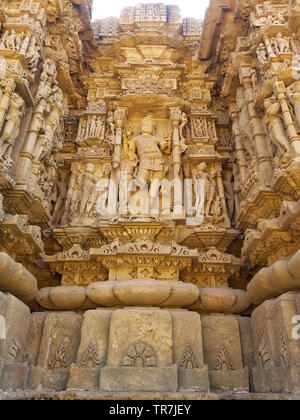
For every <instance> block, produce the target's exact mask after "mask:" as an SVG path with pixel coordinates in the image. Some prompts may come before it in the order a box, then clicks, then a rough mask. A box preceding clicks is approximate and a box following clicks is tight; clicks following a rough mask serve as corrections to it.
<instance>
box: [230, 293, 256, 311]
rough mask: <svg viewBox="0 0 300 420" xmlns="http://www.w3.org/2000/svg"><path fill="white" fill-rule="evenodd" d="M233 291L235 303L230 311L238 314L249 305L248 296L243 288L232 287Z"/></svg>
mask: <svg viewBox="0 0 300 420" xmlns="http://www.w3.org/2000/svg"><path fill="white" fill-rule="evenodd" d="M232 291H233V293H234V294H235V298H236V300H235V304H234V306H233V307H232V308H231V310H230V312H232V313H233V314H240V313H242V312H244V311H245V310H246V309H247V308H249V306H250V305H251V302H250V300H249V297H248V293H247V292H246V291H244V290H238V289H232Z"/></svg>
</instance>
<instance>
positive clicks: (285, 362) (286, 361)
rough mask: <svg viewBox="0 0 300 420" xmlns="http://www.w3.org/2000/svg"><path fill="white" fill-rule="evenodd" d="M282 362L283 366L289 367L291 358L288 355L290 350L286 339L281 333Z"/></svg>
mask: <svg viewBox="0 0 300 420" xmlns="http://www.w3.org/2000/svg"><path fill="white" fill-rule="evenodd" d="M280 360H281V362H282V364H283V366H287V365H288V364H289V363H290V357H289V353H288V348H287V344H286V338H285V337H284V335H283V334H282V333H281V335H280Z"/></svg>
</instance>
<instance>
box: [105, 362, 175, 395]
mask: <svg viewBox="0 0 300 420" xmlns="http://www.w3.org/2000/svg"><path fill="white" fill-rule="evenodd" d="M100 388H101V390H104V391H125V390H126V391H166V392H175V391H177V390H178V374H177V365H173V366H168V367H166V366H160V367H150V368H139V367H105V368H103V369H101V373H100Z"/></svg>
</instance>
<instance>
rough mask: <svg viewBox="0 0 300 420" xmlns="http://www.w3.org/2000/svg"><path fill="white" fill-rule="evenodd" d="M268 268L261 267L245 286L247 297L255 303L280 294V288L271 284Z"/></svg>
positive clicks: (258, 303)
mask: <svg viewBox="0 0 300 420" xmlns="http://www.w3.org/2000/svg"><path fill="white" fill-rule="evenodd" d="M271 274H272V273H271V272H270V269H269V268H262V269H261V270H260V271H259V272H258V273H257V274H256V275H255V276H254V277H253V279H252V280H251V281H250V283H249V284H248V286H247V291H248V295H249V299H250V301H251V302H253V303H255V304H256V305H260V304H261V303H262V302H264V301H265V300H266V299H272V298H275V297H277V296H279V295H281V293H282V291H281V290H280V289H277V288H275V287H274V286H272V277H271Z"/></svg>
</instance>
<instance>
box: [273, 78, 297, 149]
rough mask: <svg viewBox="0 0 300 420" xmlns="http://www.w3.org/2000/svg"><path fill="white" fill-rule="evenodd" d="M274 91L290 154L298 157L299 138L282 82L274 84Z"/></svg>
mask: <svg viewBox="0 0 300 420" xmlns="http://www.w3.org/2000/svg"><path fill="white" fill-rule="evenodd" d="M274 91H275V94H276V96H277V98H278V101H279V103H280V106H281V110H282V115H283V120H284V123H285V127H286V130H287V134H288V138H289V141H290V143H291V148H292V152H294V153H296V154H297V155H300V137H299V136H298V134H297V130H296V127H295V123H294V121H293V118H292V115H291V111H290V108H289V105H288V103H287V100H286V89H285V85H284V83H283V82H276V83H275V85H274Z"/></svg>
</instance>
